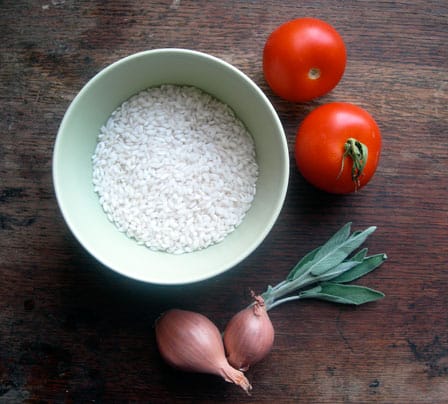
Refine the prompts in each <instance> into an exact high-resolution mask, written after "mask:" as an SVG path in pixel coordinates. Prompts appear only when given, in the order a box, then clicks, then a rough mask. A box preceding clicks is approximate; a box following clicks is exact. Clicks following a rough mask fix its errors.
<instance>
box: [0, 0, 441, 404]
mask: <svg viewBox="0 0 448 404" xmlns="http://www.w3.org/2000/svg"><path fill="white" fill-rule="evenodd" d="M302 3H303V4H302ZM299 16H314V17H318V18H322V19H324V20H326V21H328V22H330V23H331V24H333V25H334V26H335V27H336V28H337V29H338V30H339V32H340V33H341V35H342V36H343V38H344V40H345V42H346V44H347V48H348V65H347V70H346V72H345V75H344V77H343V79H342V81H341V82H340V84H339V85H338V87H337V88H336V89H335V90H334V91H333V92H332V93H331V94H329V95H327V96H325V97H323V98H321V99H319V100H316V101H313V102H310V103H306V104H292V103H288V102H285V101H282V100H280V99H279V98H277V97H275V96H274V95H273V94H272V92H271V91H270V90H269V88H268V87H267V85H266V84H265V82H264V80H263V74H262V71H261V52H262V48H263V44H264V41H265V40H266V37H267V35H268V34H269V32H271V31H272V30H273V29H274V28H275V27H276V26H278V25H279V24H280V23H282V22H284V21H287V20H289V19H291V18H293V17H299ZM447 22H448V4H447V3H446V2H443V1H439V0H432V1H431V0H429V1H428V0H425V1H423V0H414V1H406V2H405V1H381V2H367V1H349V0H344V1H341V0H333V1H331V0H329V1H310V2H297V1H286V0H276V1H274V0H266V1H242V0H240V1H237V0H233V1H205V0H196V1H193V0H190V1H184V0H181V1H171V0H166V1H146V2H144V1H136V0H129V1H120V0H111V1H107V2H105V1H100V0H95V1H75V0H67V1H64V0H40V1H31V0H27V1H26V0H22V1H15V0H14V1H13V0H3V1H0V38H1V43H0V47H1V53H0V103H1V108H0V268H1V272H0V273H1V279H0V294H1V298H0V402H5V403H16V402H17V403H19V402H25V403H86V402H120V403H121V402H150V403H166V402H179V403H182V402H185V403H193V402H194V403H201V402H203V403H206V402H219V403H224V402H229V403H230V402H231V403H235V402H241V403H263V402H265V403H272V402H279V403H290V402H300V403H364V402H365V403H373V402H375V403H446V401H447V397H448V311H447V307H448V293H447V290H448V268H447V262H448V247H447V242H446V239H447V235H448V231H447V228H448V207H447V206H448V204H447V199H448V192H447V181H446V172H447V170H448V141H447V133H448V111H447V105H448V96H447V92H448V70H447V66H448V57H447V56H448V52H447V49H448V48H447V45H446V44H447V42H448V23H447ZM160 47H185V48H190V49H196V50H199V51H204V52H208V53H210V54H212V55H215V56H218V57H221V58H222V59H224V60H226V61H228V62H230V63H232V64H234V65H235V66H236V67H238V68H240V69H241V70H243V71H244V72H245V73H246V74H248V75H249V76H250V77H251V78H252V79H253V80H254V81H255V82H256V83H257V84H258V85H259V86H260V87H261V88H262V89H263V90H264V91H265V93H266V94H267V95H268V97H269V98H270V99H271V101H272V103H273V105H274V107H275V108H276V109H277V111H278V113H279V116H280V118H281V120H282V123H283V125H284V127H285V131H286V135H287V138H288V143H289V146H290V150H291V151H292V148H293V144H294V135H295V131H296V129H297V126H298V124H299V123H300V121H301V120H302V119H303V118H304V116H305V115H306V114H307V113H308V112H309V111H311V110H312V109H313V108H315V107H316V106H317V105H320V104H322V103H325V102H329V101H334V100H341V101H349V102H353V103H356V104H358V105H360V106H362V107H364V108H366V109H367V110H368V111H369V112H370V113H371V114H372V115H373V116H374V117H375V118H376V120H377V121H378V123H379V126H380V128H381V130H382V132H383V137H384V148H383V154H382V158H381V162H380V166H379V169H378V172H377V174H376V175H375V177H374V179H373V180H372V182H371V183H370V184H369V185H368V186H367V187H366V188H365V189H363V190H362V191H361V192H359V193H358V194H355V195H349V196H343V197H336V196H330V195H326V194H323V193H321V192H319V191H316V190H315V189H313V188H312V187H310V186H309V185H308V184H306V183H305V181H304V180H303V179H302V178H301V177H300V175H299V173H298V172H297V170H296V169H295V167H294V161H293V157H292V154H291V174H290V186H289V190H288V195H287V199H286V203H285V206H284V209H283V211H282V213H281V215H280V218H279V220H278V222H277V223H276V225H275V227H274V229H273V231H272V233H271V234H270V235H269V236H268V238H267V239H266V240H265V242H264V243H263V244H262V245H261V246H260V248H258V249H257V251H256V252H255V253H254V254H253V255H251V256H250V257H249V258H248V259H247V260H245V261H244V262H243V263H241V264H240V265H238V266H237V267H235V268H234V269H232V270H231V271H229V272H228V273H226V274H224V275H221V276H219V277H217V278H214V279H211V280H208V281H206V282H203V283H200V284H194V285H190V286H187V287H161V286H152V285H145V284H141V283H137V282H134V281H131V280H128V279H125V278H123V277H120V276H119V275H116V274H113V273H111V272H110V271H108V270H107V269H105V268H103V267H102V266H101V265H100V264H99V263H98V262H96V261H95V260H94V259H93V258H92V257H90V255H89V254H87V253H86V252H85V251H84V250H83V248H82V247H81V246H80V245H79V244H78V243H77V241H76V240H75V239H74V237H73V236H72V235H71V233H70V232H69V230H68V229H67V227H66V225H65V224H64V222H63V220H62V217H61V215H60V213H59V210H58V208H57V204H56V201H55V198H54V194H53V188H52V177H51V158H52V149H53V144H54V141H55V136H56V133H57V129H58V126H59V123H60V121H61V119H62V117H63V114H64V112H65V110H66V108H67V107H68V105H69V103H70V101H71V100H72V99H73V97H74V96H75V95H76V93H77V92H78V91H79V90H80V89H81V88H82V86H83V85H84V84H85V83H86V81H87V80H88V79H89V78H91V77H92V76H93V75H95V74H96V73H97V72H98V71H100V70H101V69H102V68H103V67H105V66H106V65H108V64H109V63H111V62H113V61H115V60H117V59H118V58H121V57H123V56H126V55H128V54H131V53H133V52H137V51H141V50H145V49H152V48H160ZM348 221H352V222H353V226H354V227H355V228H359V229H361V228H364V227H366V226H369V225H377V226H378V230H377V231H376V232H375V233H374V235H373V236H372V237H371V238H370V239H369V241H368V243H367V245H368V247H369V250H370V252H371V253H379V252H386V253H387V254H388V256H389V259H388V261H387V262H386V263H385V264H384V265H383V266H382V267H381V268H380V269H378V270H377V271H375V272H374V273H372V274H370V275H368V276H367V277H366V278H365V279H362V280H360V283H363V284H366V285H369V286H371V287H374V288H377V289H380V290H382V291H384V292H385V293H386V295H387V297H386V299H384V300H382V301H380V302H377V303H374V304H370V305H366V306H361V307H359V308H351V307H341V306H337V305H334V304H330V303H323V302H313V301H308V302H303V303H297V304H294V303H291V304H289V305H285V306H280V307H279V308H277V309H275V310H273V311H272V312H271V318H272V321H273V324H274V326H275V329H276V340H275V344H274V348H273V350H272V352H271V354H270V355H269V356H268V358H266V359H265V360H264V361H263V362H262V363H260V364H258V365H256V366H254V368H253V369H251V370H250V371H249V372H248V378H249V379H250V380H251V382H252V383H253V386H254V390H253V394H252V396H251V397H246V396H245V395H244V393H242V392H240V391H239V390H238V389H237V388H236V387H234V386H232V385H230V384H227V383H225V382H223V381H221V380H220V379H219V378H216V377H214V376H207V375H195V374H183V373H179V372H176V371H174V370H172V369H170V368H169V367H168V366H167V365H165V364H164V363H163V362H162V360H161V359H160V356H159V354H158V352H157V350H156V347H155V343H154V333H153V328H152V324H153V322H154V320H155V319H156V318H157V316H158V315H159V313H161V312H162V311H163V310H165V309H167V308H170V307H182V308H187V309H190V310H197V311H201V312H202V313H204V314H206V315H208V316H209V317H210V318H211V319H212V320H213V321H215V322H216V324H217V325H218V326H219V327H220V328H221V329H223V327H224V326H225V324H226V322H227V321H228V319H229V318H230V317H231V316H232V315H233V313H235V312H236V311H237V310H239V309H240V308H242V307H244V305H246V304H247V302H248V301H249V290H251V289H253V290H256V291H259V292H260V291H262V290H263V289H264V288H265V287H266V286H267V285H268V284H270V283H276V282H278V281H280V280H281V279H283V277H284V276H285V275H286V273H287V272H288V270H289V269H290V268H291V267H292V266H293V265H294V264H295V263H296V262H297V260H298V259H299V258H300V257H301V256H302V255H303V254H305V253H306V252H308V251H310V250H311V249H312V248H315V247H317V246H318V245H320V244H321V243H322V242H323V241H325V240H326V239H327V238H328V237H329V236H330V235H331V234H332V233H333V232H334V231H335V230H337V229H338V228H339V227H340V226H342V224H344V223H346V222H348Z"/></svg>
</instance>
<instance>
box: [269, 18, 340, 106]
mask: <svg viewBox="0 0 448 404" xmlns="http://www.w3.org/2000/svg"><path fill="white" fill-rule="evenodd" d="M346 60H347V54H346V50H345V44H344V41H343V40H342V38H341V36H340V35H339V34H338V32H337V31H336V30H335V29H334V28H333V27H332V26H331V25H329V24H327V23H326V22H324V21H321V20H318V19H316V18H298V19H295V20H292V21H289V22H286V23H285V24H283V25H280V26H279V27H278V28H277V29H276V30H275V31H274V32H272V34H271V35H270V36H269V38H268V39H267V41H266V44H265V46H264V50H263V72H264V76H265V78H266V81H267V83H268V84H269V86H270V87H271V89H272V91H274V93H276V94H277V95H278V96H280V97H282V98H284V99H286V100H288V101H293V102H305V101H309V100H312V99H313V98H316V97H320V96H322V95H324V94H326V93H328V92H329V91H331V90H332V89H333V88H334V87H335V86H336V85H337V84H338V83H339V81H340V79H341V77H342V75H343V74H344V70H345V63H346Z"/></svg>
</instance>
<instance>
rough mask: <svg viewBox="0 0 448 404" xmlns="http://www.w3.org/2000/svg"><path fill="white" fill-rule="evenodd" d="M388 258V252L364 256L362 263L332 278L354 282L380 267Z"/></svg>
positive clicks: (344, 281)
mask: <svg viewBox="0 0 448 404" xmlns="http://www.w3.org/2000/svg"><path fill="white" fill-rule="evenodd" d="M386 259H387V255H386V254H376V255H371V256H369V257H366V258H364V260H363V261H362V262H361V263H360V264H358V265H356V266H354V267H353V268H351V269H349V270H348V271H346V272H344V273H341V275H339V276H337V277H335V278H332V279H331V280H332V282H334V283H348V282H352V281H354V280H356V279H358V278H361V277H362V276H364V275H366V274H368V273H369V272H372V271H373V270H374V269H376V268H378V267H379V266H380V265H381V264H382V263H383V262H384V261H385V260H386Z"/></svg>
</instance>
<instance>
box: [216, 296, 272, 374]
mask: <svg viewBox="0 0 448 404" xmlns="http://www.w3.org/2000/svg"><path fill="white" fill-rule="evenodd" d="M253 297H254V299H255V302H254V303H253V304H252V305H251V306H249V307H247V308H245V309H243V310H241V311H240V312H238V313H237V314H235V315H234V316H233V317H232V318H231V320H230V321H229V323H228V324H227V327H226V329H225V331H224V347H225V349H226V352H227V360H228V361H229V363H230V364H231V365H232V366H234V367H236V368H237V369H239V370H241V371H243V372H244V371H246V370H247V369H249V367H250V366H251V365H253V364H255V363H257V362H259V361H260V360H262V359H263V358H264V357H265V356H266V355H267V354H268V353H269V351H270V350H271V348H272V344H273V343H274V327H273V326H272V323H271V320H270V318H269V315H268V313H267V311H266V306H265V304H264V300H263V298H262V297H261V296H254V295H253Z"/></svg>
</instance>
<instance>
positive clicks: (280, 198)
mask: <svg viewBox="0 0 448 404" xmlns="http://www.w3.org/2000/svg"><path fill="white" fill-rule="evenodd" d="M157 53H180V54H185V55H190V56H199V57H200V58H205V59H208V60H211V61H213V62H215V63H217V64H220V65H221V66H223V67H226V68H227V69H230V70H231V71H232V72H233V73H234V74H236V75H237V76H239V77H240V78H241V79H242V80H244V81H245V82H246V83H247V84H249V86H250V87H251V89H252V90H253V91H255V92H256V94H257V96H258V97H260V98H261V99H262V100H263V104H265V105H266V107H267V108H268V109H269V110H270V112H271V116H272V118H273V119H274V121H275V126H276V127H277V128H278V129H279V131H280V134H281V135H282V136H279V137H278V140H279V141H280V143H281V149H282V151H283V154H284V157H285V158H284V159H283V165H282V167H281V171H282V173H283V174H284V179H283V186H282V188H281V193H280V194H278V195H277V198H276V199H277V202H276V204H275V209H274V210H272V213H271V215H270V220H269V221H268V222H267V223H266V225H265V226H264V228H263V232H261V233H260V234H258V236H257V237H256V238H255V239H254V240H253V242H252V243H251V244H250V245H249V246H248V248H247V249H246V251H245V253H244V254H240V255H238V256H237V257H235V259H234V260H233V261H232V262H231V263H230V264H227V265H225V266H223V265H222V266H216V269H215V270H214V271H208V272H207V273H204V274H201V276H196V277H192V278H190V279H189V280H183V281H180V282H177V281H174V280H172V279H171V280H169V281H168V280H165V281H162V280H160V279H157V280H151V279H150V277H141V276H137V275H135V274H133V273H132V271H124V270H122V269H121V268H117V266H114V265H113V263H112V262H111V261H110V260H107V259H106V258H104V257H102V256H99V254H97V253H96V251H95V249H94V248H92V247H91V246H90V245H89V244H88V243H87V242H86V240H85V238H84V237H83V235H82V232H81V231H79V230H78V228H77V226H76V225H75V224H74V223H73V222H72V218H71V217H70V214H69V211H68V208H67V206H66V205H65V203H64V201H63V198H62V197H61V192H62V191H61V189H60V187H61V186H62V185H61V184H60V181H59V174H58V170H57V168H58V167H57V166H58V156H59V150H60V147H61V146H60V144H61V138H62V133H63V131H64V129H65V126H66V124H67V121H68V120H69V117H70V115H71V114H72V111H73V110H74V109H75V106H76V104H77V103H78V101H79V100H80V99H82V98H83V96H84V94H85V93H87V92H88V91H89V89H90V87H91V86H92V84H93V83H94V82H95V81H96V80H98V79H99V78H101V77H102V76H104V75H106V74H108V72H109V71H110V70H113V69H115V68H116V67H117V66H119V65H122V64H126V63H127V62H129V61H130V60H133V59H136V58H140V57H144V56H147V55H151V54H157ZM289 170H290V162H289V149H288V143H287V138H286V135H285V132H284V128H283V125H282V122H281V120H280V118H279V116H278V113H277V111H276V110H275V108H274V106H273V105H272V103H271V101H270V100H269V98H268V97H267V96H266V94H265V93H264V92H263V91H262V90H261V88H260V87H259V86H258V85H257V84H256V83H255V82H254V81H253V80H252V79H251V78H250V77H249V76H248V75H247V74H246V73H244V72H243V71H241V70H240V69H238V68H237V67H235V66H233V65H232V64H231V63H229V62H227V61H225V60H223V59H221V58H219V57H217V56H213V55H211V54H208V53H204V52H201V51H197V50H191V49H185V48H177V47H167V48H155V49H149V50H143V51H139V52H136V53H133V54H129V55H127V56H124V57H122V58H120V59H118V60H116V61H114V62H112V63H110V64H109V65H107V66H105V67H104V68H102V69H101V70H99V71H98V72H97V73H96V74H95V75H94V76H93V77H91V78H90V79H89V80H88V81H87V82H86V83H85V84H84V85H83V86H82V88H81V89H80V90H79V91H78V93H77V94H76V95H75V97H74V98H73V99H72V101H71V102H70V104H69V106H68V108H67V109H66V111H65V113H64V116H63V118H62V121H61V123H60V125H59V128H58V131H57V134H56V139H55V143H54V149H53V156H52V179H53V186H54V192H55V196H56V201H57V204H58V207H59V210H60V212H61V214H62V216H63V219H64V221H65V223H66V225H67V227H68V228H69V230H70V232H72V234H73V235H74V236H75V238H76V240H77V242H78V243H80V244H81V245H82V247H83V248H84V249H85V250H86V251H87V252H88V253H89V254H90V255H91V256H92V257H94V258H95V259H96V260H97V261H98V262H100V263H101V264H102V265H104V266H106V267H107V268H108V269H110V270H112V271H114V272H116V273H119V274H120V275H123V276H125V277H127V278H130V279H134V280H137V281H141V282H144V283H149V284H158V285H168V286H169V285H185V284H190V283H197V282H200V281H204V280H207V279H210V278H213V277H216V276H218V275H220V274H222V273H224V272H226V271H228V270H230V269H232V268H233V267H235V266H237V265H238V264H239V263H241V262H242V261H244V260H245V259H246V258H247V257H248V256H249V255H251V254H252V253H253V252H254V251H255V250H256V249H257V248H258V247H259V246H260V245H261V244H262V242H263V241H264V240H265V238H266V237H267V236H268V234H269V233H270V232H271V230H272V228H273V226H274V225H275V223H276V221H277V220H278V217H279V215H280V213H281V210H282V209H283V206H284V203H285V199H286V194H287V190H288V185H289ZM193 253H194V252H193ZM188 254H191V253H188Z"/></svg>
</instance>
